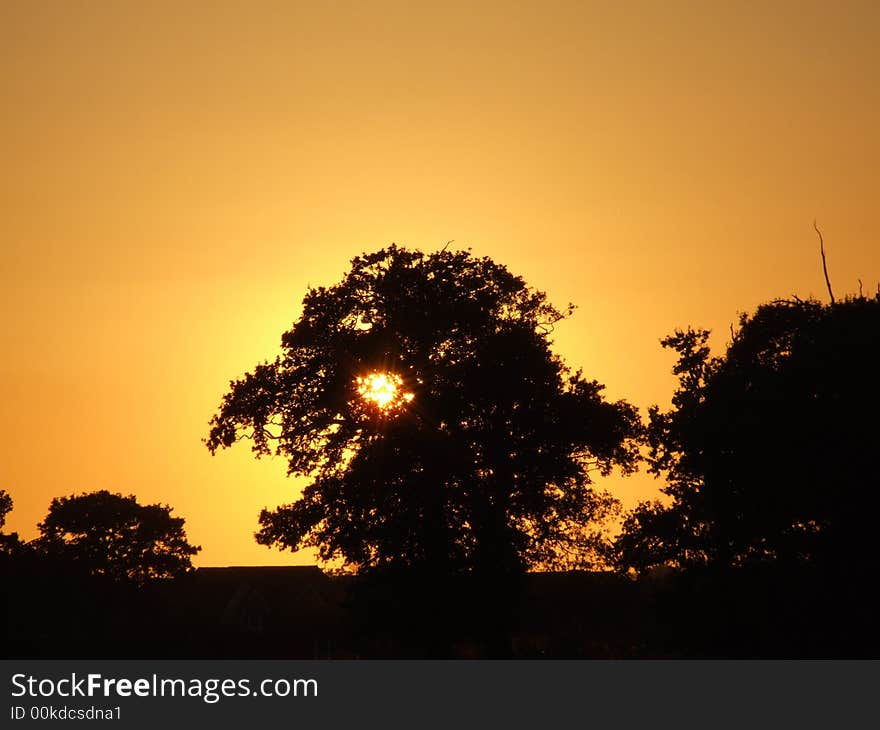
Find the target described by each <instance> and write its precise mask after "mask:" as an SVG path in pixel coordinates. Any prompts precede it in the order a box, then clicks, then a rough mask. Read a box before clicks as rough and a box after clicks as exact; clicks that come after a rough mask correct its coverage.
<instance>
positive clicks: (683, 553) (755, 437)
mask: <svg viewBox="0 0 880 730" xmlns="http://www.w3.org/2000/svg"><path fill="white" fill-rule="evenodd" d="M707 343H708V332H706V331H704V330H691V329H689V330H687V331H678V332H676V333H675V335H673V336H671V337H669V338H667V339H665V340H663V345H664V347H669V348H672V349H674V350H675V351H676V352H677V353H678V356H679V359H678V363H677V365H676V366H675V369H674V372H675V373H676V374H677V375H678V377H679V388H678V390H677V391H676V393H675V396H674V398H673V401H672V408H671V410H669V411H666V412H661V411H660V409H659V408H657V407H656V406H655V407H653V408H651V409H650V427H649V431H648V438H649V444H650V456H649V463H650V468H651V470H652V471H654V472H655V473H657V474H665V475H666V476H667V485H666V487H665V488H664V490H663V491H664V492H665V493H666V495H668V497H669V498H670V499H671V502H670V503H669V504H668V505H664V504H661V503H659V502H655V503H645V504H642V505H640V506H639V508H638V509H636V510H635V511H633V512H632V513H630V514H629V515H628V516H627V519H626V521H625V524H624V529H623V532H622V534H621V536H620V538H619V540H618V542H617V549H618V554H619V558H620V561H621V563H622V564H623V565H624V566H626V567H629V568H636V569H644V568H647V567H650V566H651V565H658V564H663V563H667V564H678V565H714V566H726V567H732V566H739V565H745V564H759V563H766V562H773V563H776V564H786V565H804V564H809V565H824V566H830V567H833V568H834V570H838V569H840V568H841V566H847V567H846V569H847V570H848V571H849V570H858V569H859V566H864V565H865V564H866V562H867V561H868V560H869V556H871V555H873V542H874V538H873V533H874V531H875V529H876V519H877V518H876V515H877V509H878V506H880V505H878V495H880V477H878V471H877V445H878V444H880V421H878V418H877V414H878V413H880V381H878V377H877V372H878V370H877V367H878V363H880V294H878V296H877V297H875V298H865V297H862V296H859V297H855V298H849V299H846V300H843V301H841V300H837V301H836V302H835V303H833V304H830V305H825V306H823V305H822V304H820V303H819V302H816V301H802V300H799V299H795V300H792V301H788V300H779V301H775V302H772V303H770V304H765V305H763V306H760V307H758V309H757V310H756V312H755V313H754V314H753V315H745V314H744V315H742V316H741V319H740V326H739V330H738V331H737V332H736V333H735V334H734V335H733V339H732V342H731V343H730V344H729V346H728V347H727V350H726V352H725V353H724V355H723V356H721V357H713V356H711V355H710V351H709V348H708V344H707Z"/></svg>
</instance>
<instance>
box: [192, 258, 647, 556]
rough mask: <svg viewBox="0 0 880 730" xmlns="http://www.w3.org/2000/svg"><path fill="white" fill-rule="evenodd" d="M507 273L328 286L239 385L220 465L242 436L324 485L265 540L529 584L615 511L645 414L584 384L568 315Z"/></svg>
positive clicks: (221, 431)
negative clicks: (567, 330)
mask: <svg viewBox="0 0 880 730" xmlns="http://www.w3.org/2000/svg"><path fill="white" fill-rule="evenodd" d="M570 311H571V308H569V309H568V310H567V311H566V312H565V313H563V312H561V311H559V310H557V309H556V308H555V307H553V306H552V305H551V304H550V303H549V302H548V301H547V298H546V295H545V294H544V293H542V292H540V291H536V290H534V289H532V288H530V287H529V286H527V285H526V283H525V282H524V281H523V280H522V279H521V278H520V277H517V276H514V275H513V274H511V273H510V272H509V271H508V270H507V269H506V268H505V267H504V266H501V265H499V264H496V263H494V262H493V261H492V260H490V259H488V258H476V257H473V256H472V255H471V254H470V253H468V252H462V251H457V252H453V251H445V250H444V251H441V252H437V253H433V254H424V253H421V252H419V251H411V250H407V249H404V248H399V247H397V246H391V247H388V248H385V249H382V250H380V251H377V252H375V253H371V254H365V255H363V256H360V257H357V258H355V259H354V260H353V261H352V266H351V270H350V271H349V272H348V273H347V274H346V275H345V276H344V278H343V279H342V281H341V282H339V283H338V284H336V285H335V286H331V287H319V288H313V289H310V290H309V291H308V293H307V294H306V296H305V298H304V300H303V308H302V315H301V316H300V318H299V320H298V321H297V322H296V323H295V324H294V325H293V327H292V328H291V329H290V330H289V331H288V332H286V333H284V334H283V336H282V341H281V344H282V353H281V355H279V356H278V357H276V359H275V360H274V361H272V362H264V363H263V364H260V365H258V366H257V367H256V368H255V369H254V370H253V372H250V373H247V374H246V375H245V376H244V377H243V378H241V379H239V380H235V381H232V382H231V383H230V389H229V392H228V393H227V394H226V395H225V397H224V398H223V401H222V403H221V406H220V409H219V411H218V412H217V414H216V415H215V416H214V418H213V419H212V422H211V429H210V434H209V436H208V439H207V445H208V447H209V449H210V450H211V451H212V452H215V451H216V450H217V449H219V448H223V447H228V446H231V445H232V444H233V443H235V442H236V441H238V440H240V439H241V438H247V439H251V440H252V448H253V450H254V452H255V453H256V455H257V456H258V457H259V456H262V455H267V454H273V453H274V454H277V455H281V456H283V457H285V458H286V459H287V461H288V471H289V473H290V474H292V475H304V476H306V477H308V478H309V479H310V483H309V484H308V485H307V486H306V487H305V488H304V490H303V493H302V496H301V497H300V498H299V499H297V500H296V501H294V502H293V503H291V504H288V505H284V506H281V507H278V508H277V509H274V510H264V511H263V512H262V514H261V515H260V531H259V532H258V533H257V539H258V541H259V542H261V543H264V544H267V545H277V546H281V547H285V548H291V549H298V548H301V547H306V546H313V547H317V548H318V551H319V555H320V557H321V558H322V559H324V560H333V559H342V560H343V561H344V562H346V563H347V564H349V565H352V566H355V567H357V568H358V569H366V568H375V567H380V566H416V565H417V566H420V567H422V568H425V569H430V570H434V571H440V572H446V573H455V572H461V571H471V570H475V571H483V572H497V571H508V572H511V571H512V572H515V571H519V570H522V569H523V568H525V567H526V566H528V565H532V564H536V563H541V562H544V561H548V560H553V559H554V558H556V557H558V556H559V555H560V554H561V553H563V552H565V550H566V549H568V548H570V547H571V545H572V544H573V543H574V541H576V540H577V538H578V537H580V536H582V535H583V533H584V530H586V529H588V526H589V525H590V524H595V521H596V520H598V519H601V518H604V517H605V516H606V515H607V514H608V513H609V511H611V510H612V509H613V508H614V505H615V501H614V500H613V499H612V498H611V497H610V496H609V495H607V494H605V493H602V492H599V491H597V490H595V489H594V488H593V485H592V482H591V478H590V472H591V471H592V470H599V471H601V472H605V473H607V472H608V471H610V470H611V469H612V468H613V467H614V466H619V467H621V468H622V469H623V470H624V471H630V470H632V469H634V468H635V464H636V460H637V456H638V451H637V445H636V442H635V440H634V437H635V436H636V435H637V433H638V430H639V419H638V414H637V411H636V409H635V408H634V407H633V406H631V405H629V404H627V403H625V402H622V401H621V402H616V403H609V402H607V401H606V400H605V399H604V398H603V397H602V389H603V386H602V385H600V384H599V383H597V382H596V381H591V380H586V379H585V378H584V377H583V376H582V374H581V373H580V372H579V371H578V372H571V371H569V370H568V369H567V368H566V366H565V365H564V364H563V362H562V361H561V360H560V359H559V358H558V357H557V356H556V355H554V354H553V353H552V352H551V349H550V346H551V340H550V339H549V335H550V333H551V332H552V330H553V327H554V325H555V324H556V323H558V322H559V321H560V320H562V319H563V318H564V317H566V316H567V314H569V313H570Z"/></svg>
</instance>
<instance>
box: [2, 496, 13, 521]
mask: <svg viewBox="0 0 880 730" xmlns="http://www.w3.org/2000/svg"><path fill="white" fill-rule="evenodd" d="M11 511H12V497H11V496H10V494H9V492H7V491H6V490H5V489H0V528H2V527H3V525H5V524H6V515H8V514H9V513H10V512H11Z"/></svg>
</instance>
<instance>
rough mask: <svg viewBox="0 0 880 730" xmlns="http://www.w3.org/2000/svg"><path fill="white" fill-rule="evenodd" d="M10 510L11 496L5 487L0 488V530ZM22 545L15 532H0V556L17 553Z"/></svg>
mask: <svg viewBox="0 0 880 730" xmlns="http://www.w3.org/2000/svg"><path fill="white" fill-rule="evenodd" d="M10 512H12V496H11V495H10V494H9V492H7V491H6V490H5V489H0V530H2V529H3V526H4V525H5V524H6V515H8V514H9V513H10ZM23 546H24V544H23V543H22V542H21V540H20V539H19V537H18V534H17V533H15V532H13V533H11V534H9V535H7V534H4V533H3V532H0V556H4V555H10V556H11V555H17V554H18V553H19V552H20V551H21V550H22V549H23Z"/></svg>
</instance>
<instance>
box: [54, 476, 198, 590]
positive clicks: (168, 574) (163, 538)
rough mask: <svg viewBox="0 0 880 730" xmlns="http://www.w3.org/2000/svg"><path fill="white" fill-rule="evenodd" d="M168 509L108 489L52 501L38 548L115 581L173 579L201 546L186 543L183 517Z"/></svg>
mask: <svg viewBox="0 0 880 730" xmlns="http://www.w3.org/2000/svg"><path fill="white" fill-rule="evenodd" d="M171 511H172V509H171V507H169V506H168V505H161V504H151V505H141V504H138V502H137V500H136V499H135V497H134V496H133V495H130V496H128V497H124V496H122V495H121V494H111V493H110V492H108V491H106V490H102V491H99V492H92V493H88V494H80V495H75V496H70V497H60V498H55V499H53V500H52V503H51V504H50V505H49V513H48V515H47V516H46V519H45V520H43V522H41V523H40V524H39V525H38V528H39V530H40V538H38V540H37V546H38V547H39V548H40V549H41V550H42V551H43V552H45V553H48V554H52V555H57V556H60V557H63V558H66V559H71V560H73V561H76V562H77V563H79V564H80V565H81V566H82V567H84V568H85V569H86V570H88V571H89V572H90V573H92V574H94V575H103V576H107V577H109V578H112V579H114V580H117V581H132V582H134V583H136V584H139V585H142V584H144V583H147V582H149V581H152V580H157V579H161V578H173V577H175V576H179V575H181V574H183V573H186V572H187V571H189V570H191V569H192V563H191V560H190V559H191V558H192V556H193V555H195V554H196V553H198V552H199V550H201V548H200V547H195V546H193V545H190V544H189V543H188V542H187V539H186V533H185V532H184V529H183V524H184V520H183V518H182V517H172V516H171Z"/></svg>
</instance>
